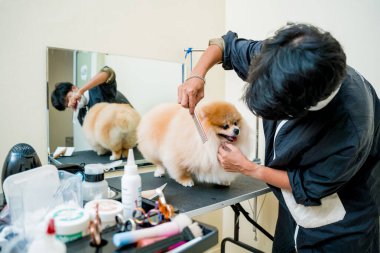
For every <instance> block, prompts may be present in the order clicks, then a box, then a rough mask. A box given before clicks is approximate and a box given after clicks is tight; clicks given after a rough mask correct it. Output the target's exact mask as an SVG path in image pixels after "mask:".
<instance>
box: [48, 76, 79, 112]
mask: <svg viewBox="0 0 380 253" xmlns="http://www.w3.org/2000/svg"><path fill="white" fill-rule="evenodd" d="M73 86H74V85H73V84H72V83H69V82H61V83H57V84H56V85H55V89H54V90H53V92H52V93H51V103H52V104H53V106H54V108H55V109H57V110H59V111H64V110H65V109H66V95H67V93H69V92H70V91H71V89H72V87H73Z"/></svg>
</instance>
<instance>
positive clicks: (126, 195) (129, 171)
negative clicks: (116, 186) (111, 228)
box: [121, 149, 141, 219]
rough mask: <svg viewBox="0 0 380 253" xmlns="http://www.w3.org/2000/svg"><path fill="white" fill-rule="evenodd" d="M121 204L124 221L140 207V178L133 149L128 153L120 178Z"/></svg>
mask: <svg viewBox="0 0 380 253" xmlns="http://www.w3.org/2000/svg"><path fill="white" fill-rule="evenodd" d="M121 202H122V204H123V208H124V218H125V219H129V218H131V217H132V213H133V210H134V209H135V208H136V207H141V177H140V175H139V172H138V170H137V165H136V163H135V157H134V154H133V149H129V151H128V161H127V164H126V165H125V166H124V175H123V176H122V178H121Z"/></svg>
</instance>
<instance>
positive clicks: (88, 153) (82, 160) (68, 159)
mask: <svg viewBox="0 0 380 253" xmlns="http://www.w3.org/2000/svg"><path fill="white" fill-rule="evenodd" d="M133 153H134V157H135V162H136V164H137V165H138V166H145V165H151V163H149V162H148V161H147V160H145V158H144V157H143V156H142V154H141V153H140V150H138V149H137V148H133ZM110 156H111V153H107V154H104V155H101V156H99V155H98V154H97V153H96V152H94V151H92V150H85V151H76V152H74V153H73V154H72V155H71V156H60V157H58V158H53V157H52V156H49V161H50V163H52V164H54V165H61V164H90V163H102V164H107V163H111V162H113V161H111V160H110ZM122 160H123V162H126V161H127V159H122ZM123 166H124V165H121V166H119V167H117V168H115V169H122V168H123Z"/></svg>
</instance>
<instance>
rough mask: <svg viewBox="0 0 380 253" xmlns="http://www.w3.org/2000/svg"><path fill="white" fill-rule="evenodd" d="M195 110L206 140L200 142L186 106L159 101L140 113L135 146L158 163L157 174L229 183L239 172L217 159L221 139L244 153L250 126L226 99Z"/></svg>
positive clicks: (189, 183)
mask: <svg viewBox="0 0 380 253" xmlns="http://www.w3.org/2000/svg"><path fill="white" fill-rule="evenodd" d="M196 113H197V116H198V118H199V121H200V122H201V124H202V126H203V128H204V130H205V133H206V135H207V138H208V140H207V141H206V142H205V143H203V142H202V139H201V137H200V135H199V133H198V130H197V128H196V126H195V124H194V121H193V119H192V116H191V115H190V113H189V111H188V110H187V109H184V108H183V107H182V106H181V105H178V104H161V105H158V106H157V107H155V108H153V109H152V110H151V111H149V112H148V113H147V114H145V115H143V117H142V119H141V122H140V125H139V127H138V129H137V139H138V148H139V150H140V151H141V153H142V154H143V156H144V157H145V158H146V159H147V160H149V161H150V162H152V163H153V164H155V165H157V169H156V171H155V173H154V175H155V176H156V177H160V176H162V175H163V174H165V169H166V170H167V172H168V174H169V176H170V177H171V178H173V179H174V180H176V181H177V182H178V183H180V184H182V185H183V186H193V185H194V181H193V176H194V177H195V179H197V180H198V181H199V182H206V183H214V184H219V185H230V183H231V182H232V181H233V180H234V179H235V177H236V176H237V175H238V174H237V173H231V172H226V171H225V170H224V169H223V167H222V166H221V164H220V162H219V161H218V158H217V154H218V148H219V146H220V145H221V143H222V142H231V143H233V144H234V145H236V146H237V147H239V149H240V150H241V151H242V152H243V154H245V155H247V154H248V153H249V151H250V147H251V145H250V144H249V141H248V135H249V128H248V125H247V123H246V122H245V121H244V119H243V118H242V116H241V115H240V113H239V112H238V111H237V109H236V108H235V106H233V105H232V104H230V103H227V102H212V103H208V104H204V105H199V106H198V107H197V108H196Z"/></svg>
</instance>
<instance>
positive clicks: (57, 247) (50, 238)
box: [28, 219, 66, 253]
mask: <svg viewBox="0 0 380 253" xmlns="http://www.w3.org/2000/svg"><path fill="white" fill-rule="evenodd" d="M50 252H54V253H66V245H65V244H64V243H63V242H61V241H60V240H58V239H57V238H55V227H54V219H50V221H49V225H48V227H47V230H46V234H45V235H44V236H43V237H42V238H38V239H35V240H34V241H33V242H32V243H31V245H30V247H29V250H28V253H50Z"/></svg>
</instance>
